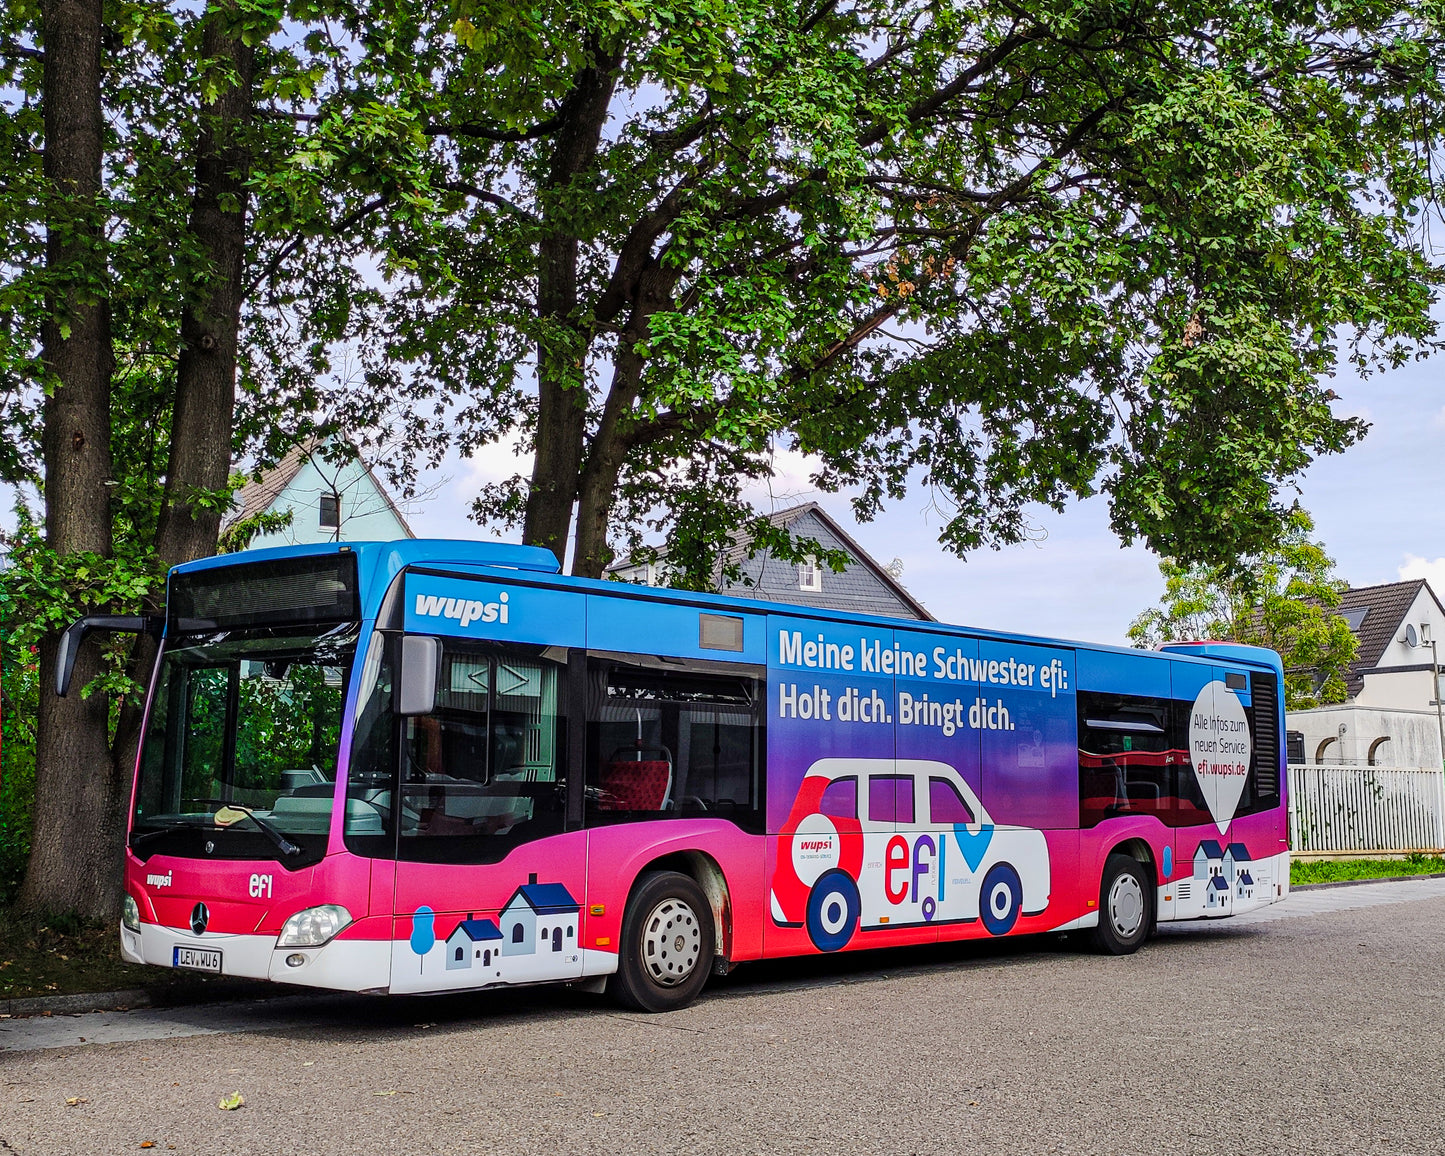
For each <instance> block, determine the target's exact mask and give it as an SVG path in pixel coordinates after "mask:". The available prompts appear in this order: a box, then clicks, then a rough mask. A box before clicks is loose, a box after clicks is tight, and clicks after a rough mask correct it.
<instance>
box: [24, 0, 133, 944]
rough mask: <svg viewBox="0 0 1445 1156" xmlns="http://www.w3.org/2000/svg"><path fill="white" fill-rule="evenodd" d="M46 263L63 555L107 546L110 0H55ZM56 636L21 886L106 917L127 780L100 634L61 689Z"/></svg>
mask: <svg viewBox="0 0 1445 1156" xmlns="http://www.w3.org/2000/svg"><path fill="white" fill-rule="evenodd" d="M41 24H42V30H43V35H44V40H45V70H44V81H43V83H44V116H45V159H44V172H45V178H46V181H47V183H48V185H49V186H50V190H49V196H50V198H51V199H50V203H49V206H48V208H47V213H46V253H45V259H46V270H47V272H48V274H49V275H50V277H51V278H52V281H51V297H50V300H49V301H48V302H47V311H46V321H45V323H44V325H43V327H42V332H41V344H42V357H43V359H44V362H45V369H46V373H47V376H48V378H49V386H50V391H51V392H50V395H49V396H48V397H47V399H46V402H45V410H44V418H43V421H44V428H43V434H42V442H43V453H44V458H45V487H44V491H45V536H46V543H47V545H48V546H49V547H50V549H52V550H53V551H55V552H56V553H57V554H59V555H61V556H66V555H72V554H77V553H82V552H90V553H94V554H98V555H100V556H102V557H109V556H110V553H111V512H110V491H109V486H108V484H107V483H109V482H110V481H111V476H110V475H111V457H110V375H111V370H112V367H113V351H112V349H111V337H110V311H109V304H108V301H107V296H106V293H107V290H106V285H105V276H106V265H105V258H104V249H103V245H104V235H103V230H102V226H101V214H100V206H99V199H100V188H101V162H102V155H103V151H104V135H103V134H104V126H103V122H102V119H101V102H100V83H101V46H100V34H101V2H100V0H45V2H44V3H43V4H42V6H41ZM58 648H59V640H58V638H56V636H54V635H49V636H47V637H46V638H44V639H43V640H42V641H41V646H40V680H41V685H40V708H39V717H38V719H37V727H36V751H35V812H34V819H35V826H34V833H33V836H32V839H31V851H30V862H29V864H28V867H27V870H26V873H25V882H24V884H23V885H22V886H21V889H20V895H19V897H18V904H19V906H20V907H21V908H22V909H24V910H27V911H41V912H43V911H77V912H79V913H80V914H82V915H85V916H89V917H97V918H98V917H102V916H108V915H110V914H111V913H112V912H114V911H115V910H116V909H117V908H118V907H119V904H120V894H121V843H122V830H123V828H122V827H121V826H120V824H119V823H118V822H117V821H116V820H117V818H118V816H119V814H120V813H121V811H122V810H123V808H124V806H125V800H124V798H123V796H124V795H125V794H126V791H125V782H123V781H122V778H121V777H120V776H119V775H117V773H116V767H115V764H114V762H113V761H112V760H111V758H110V751H109V748H108V744H107V736H106V723H107V714H108V712H107V708H106V700H105V698H104V696H101V695H93V696H92V697H91V698H90V699H88V700H86V699H82V698H81V695H80V690H81V688H83V687H84V686H85V684H86V683H87V682H88V681H89V680H90V679H92V678H93V677H94V676H95V675H96V673H97V672H98V671H99V670H100V666H101V654H100V648H99V645H98V644H97V643H94V642H92V643H91V644H90V645H88V646H86V647H84V648H83V649H82V651H81V654H80V656H79V658H78V660H77V662H76V666H75V679H74V683H73V685H74V689H73V690H72V692H71V693H70V695H69V696H68V697H66V698H63V699H61V698H57V697H56V696H55V693H54V689H53V688H54V685H55V665H56V653H57V650H58Z"/></svg>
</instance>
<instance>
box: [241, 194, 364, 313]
mask: <svg viewBox="0 0 1445 1156" xmlns="http://www.w3.org/2000/svg"><path fill="white" fill-rule="evenodd" d="M390 203H391V194H390V193H383V194H382V195H381V196H379V197H377V198H376V199H375V200H371V201H367V202H366V204H364V205H362V206H361V207H360V208H359V209H356V210H355V211H353V212H351V213H348V214H347V215H346V216H344V217H342V218H341V220H339V221H337V222H336V226H335V227H334V228H333V229H332V230H331V231H332V232H333V233H345V232H346V231H347V230H348V229H350V228H352V226H354V225H357V224H359V223H360V222H361V221H363V220H365V219H366V218H367V217H369V216H371V214H372V213H374V212H376V210H377V209H380V208H383V207H384V206H386V205H388V204H390ZM305 243H306V234H304V233H297V234H296V236H294V237H292V238H291V240H289V241H287V242H286V244H284V245H282V246H281V248H280V249H279V250H277V252H276V255H275V256H274V257H272V258H271V260H270V261H268V262H267V263H266V268H265V269H263V270H262V271H261V272H260V273H258V274H257V275H256V276H255V277H253V278H252V279H251V280H250V281H248V282H247V283H246V288H245V290H244V291H243V294H242V296H244V297H250V296H251V294H252V293H254V292H255V291H256V290H257V289H259V288H260V287H261V286H262V285H264V284H265V283H266V282H267V281H269V280H270V279H271V278H272V277H274V276H275V275H276V272H277V270H279V269H280V268H281V266H282V264H283V263H284V262H285V261H286V258H288V257H289V256H291V254H292V253H294V252H296V250H297V249H299V248H300V247H301V246H302V245H304V244H305Z"/></svg>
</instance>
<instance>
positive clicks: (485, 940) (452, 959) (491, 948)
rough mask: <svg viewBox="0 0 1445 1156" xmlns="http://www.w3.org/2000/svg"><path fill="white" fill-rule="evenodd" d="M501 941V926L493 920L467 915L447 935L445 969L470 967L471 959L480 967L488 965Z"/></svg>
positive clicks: (452, 969)
mask: <svg viewBox="0 0 1445 1156" xmlns="http://www.w3.org/2000/svg"><path fill="white" fill-rule="evenodd" d="M501 941H502V931H501V928H499V927H498V926H497V925H496V923H495V922H494V921H493V920H490V919H477V918H475V917H474V916H472V915H468V916H467V917H466V918H465V919H463V920H462V921H461V922H460V923H458V924H457V926H456V930H455V931H453V932H452V933H451V934H450V935H449V936H447V943H446V947H447V970H448V971H458V970H461V969H466V968H470V967H471V966H472V961H473V960H476V961H478V962H479V964H480V966H482V967H490V966H491V963H492V955H493V953H494V952H495V951H496V949H497V948H498V947H500V946H501Z"/></svg>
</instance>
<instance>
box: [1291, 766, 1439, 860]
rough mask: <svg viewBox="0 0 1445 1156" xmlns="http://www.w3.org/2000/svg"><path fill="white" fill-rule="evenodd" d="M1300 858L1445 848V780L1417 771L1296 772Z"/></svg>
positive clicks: (1294, 816)
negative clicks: (1306, 855) (1317, 855)
mask: <svg viewBox="0 0 1445 1156" xmlns="http://www.w3.org/2000/svg"><path fill="white" fill-rule="evenodd" d="M1289 833H1290V846H1291V847H1292V848H1293V849H1294V850H1295V851H1296V852H1300V851H1303V852H1306V853H1310V854H1324V853H1328V852H1331V851H1349V852H1359V851H1387V852H1395V853H1398V852H1402V851H1439V850H1440V849H1441V848H1445V775H1442V774H1441V772H1440V771H1438V770H1429V769H1421V768H1414V767H1369V766H1348V765H1346V766H1327V767H1314V766H1291V767H1290V768H1289Z"/></svg>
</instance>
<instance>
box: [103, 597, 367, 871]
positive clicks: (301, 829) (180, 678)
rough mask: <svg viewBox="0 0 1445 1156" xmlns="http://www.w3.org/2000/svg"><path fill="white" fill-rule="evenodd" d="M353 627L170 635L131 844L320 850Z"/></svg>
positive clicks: (244, 852)
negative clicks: (176, 637)
mask: <svg viewBox="0 0 1445 1156" xmlns="http://www.w3.org/2000/svg"><path fill="white" fill-rule="evenodd" d="M357 635H358V629H357V627H356V626H354V625H346V626H338V627H336V628H334V629H332V630H329V631H325V632H322V633H319V634H318V633H315V632H314V631H309V630H308V631H306V632H304V633H298V632H295V631H283V630H276V629H270V630H250V631H244V632H240V631H236V632H229V633H217V634H208V635H205V636H202V637H197V636H190V637H184V638H182V639H181V640H180V641H179V643H177V644H173V645H171V646H170V647H169V648H168V649H167V651H166V654H165V658H164V660H163V662H162V664H161V671H160V676H159V680H158V682H157V686H156V692H155V698H154V700H153V704H152V706H151V715H150V721H149V723H148V725H147V728H146V735H145V745H144V747H143V750H142V754H141V761H140V773H139V781H138V782H137V784H136V802H135V813H134V815H133V816H132V823H131V847H132V849H133V850H134V851H135V852H136V854H137V855H139V856H141V857H142V858H147V857H149V855H151V854H154V853H156V852H164V853H166V854H171V855H183V856H207V857H215V858H248V859H249V858H278V859H281V860H282V861H283V862H285V863H286V865H287V866H301V865H304V864H305V863H309V862H315V861H316V859H318V858H320V856H321V855H322V854H323V853H324V851H325V848H326V835H327V831H328V829H329V827H330V821H331V809H332V796H333V793H334V791H335V782H336V757H337V750H338V747H339V744H340V738H341V717H342V703H343V700H344V698H345V694H346V683H347V679H348V677H349V674H350V671H351V663H352V658H353V656H354V654H355V651H356V640H357Z"/></svg>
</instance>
